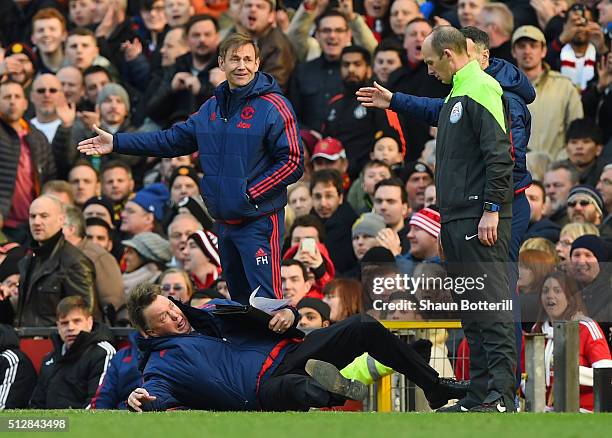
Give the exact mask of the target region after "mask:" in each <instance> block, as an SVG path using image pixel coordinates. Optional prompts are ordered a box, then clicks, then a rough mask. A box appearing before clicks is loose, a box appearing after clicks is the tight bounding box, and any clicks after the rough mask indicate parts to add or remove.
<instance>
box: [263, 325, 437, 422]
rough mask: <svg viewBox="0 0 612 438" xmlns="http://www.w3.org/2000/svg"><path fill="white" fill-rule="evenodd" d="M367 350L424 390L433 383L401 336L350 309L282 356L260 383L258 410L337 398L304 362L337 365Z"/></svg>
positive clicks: (318, 403) (431, 372)
mask: <svg viewBox="0 0 612 438" xmlns="http://www.w3.org/2000/svg"><path fill="white" fill-rule="evenodd" d="M363 353H368V354H370V356H372V357H373V358H374V359H376V360H377V361H379V362H380V363H382V364H384V365H386V366H388V367H391V368H393V369H394V370H396V371H397V372H400V373H402V374H404V375H405V376H406V377H408V378H409V379H410V380H411V381H413V382H414V383H415V384H417V385H418V386H420V387H421V388H423V390H424V391H425V392H427V391H429V390H431V389H433V388H434V387H435V386H436V385H437V384H438V373H437V372H436V370H434V369H433V368H432V367H430V366H429V364H428V363H427V362H425V360H424V359H423V358H422V357H421V356H420V355H419V354H418V353H417V352H416V351H415V350H414V349H413V348H412V347H411V346H410V345H409V344H407V343H406V342H404V341H402V340H401V339H400V338H398V337H397V336H395V335H394V334H393V333H391V332H390V331H389V330H387V329H386V328H385V327H384V326H383V325H382V324H381V323H379V322H378V321H376V320H375V319H374V318H372V317H371V316H368V315H354V316H351V317H349V318H347V319H345V320H344V321H341V322H338V323H336V324H333V325H332V326H330V327H327V328H324V329H320V330H316V331H314V332H312V333H310V334H309V335H308V336H306V338H305V340H304V342H302V343H301V344H298V345H296V346H295V348H294V349H293V350H292V351H290V352H288V353H287V354H286V355H285V357H284V358H283V360H282V362H281V364H280V365H279V366H278V367H277V368H276V370H274V372H273V373H272V375H271V376H270V377H269V378H268V379H266V380H265V381H264V382H262V384H261V386H260V388H259V401H260V405H261V407H262V409H263V410H267V411H285V410H297V411H301V410H308V409H309V408H311V407H327V406H335V405H337V404H338V401H339V400H338V399H337V398H335V397H334V396H333V395H331V394H330V393H329V392H327V391H325V390H324V389H323V388H321V387H320V386H319V385H318V384H317V383H316V382H315V381H314V380H313V379H312V378H311V377H309V376H308V375H307V374H306V372H305V370H304V366H305V365H306V362H307V361H308V359H319V360H323V361H325V362H329V363H332V364H334V365H335V366H336V367H337V368H338V369H342V368H344V367H345V366H347V365H348V364H350V363H351V362H352V361H353V360H354V359H355V358H356V357H358V356H361V355H362V354H363Z"/></svg>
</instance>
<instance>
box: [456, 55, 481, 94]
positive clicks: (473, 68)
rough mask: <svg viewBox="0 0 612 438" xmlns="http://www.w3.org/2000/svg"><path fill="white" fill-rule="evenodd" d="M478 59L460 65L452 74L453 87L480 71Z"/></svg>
mask: <svg viewBox="0 0 612 438" xmlns="http://www.w3.org/2000/svg"><path fill="white" fill-rule="evenodd" d="M480 71H481V70H480V65H478V61H476V60H473V61H470V62H468V63H467V64H465V65H464V66H463V67H461V68H460V69H459V70H457V72H456V73H455V74H454V76H453V88H456V87H458V86H460V85H461V84H463V83H464V82H466V81H469V80H470V79H472V78H473V77H474V75H475V74H477V73H478V72H480Z"/></svg>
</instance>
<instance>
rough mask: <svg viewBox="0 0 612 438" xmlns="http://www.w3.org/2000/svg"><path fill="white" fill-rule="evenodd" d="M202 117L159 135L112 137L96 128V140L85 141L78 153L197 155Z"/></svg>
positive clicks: (140, 134)
mask: <svg viewBox="0 0 612 438" xmlns="http://www.w3.org/2000/svg"><path fill="white" fill-rule="evenodd" d="M197 115H198V113H196V114H194V115H193V116H191V117H190V118H189V119H187V121H185V122H183V123H177V124H176V125H174V126H173V127H171V128H170V129H166V130H163V131H157V132H140V133H118V134H115V135H112V134H110V133H109V132H106V131H104V130H102V129H100V128H98V127H97V126H96V125H94V126H93V129H94V131H95V132H96V133H97V134H98V135H97V136H96V137H92V138H88V139H85V140H83V141H81V142H80V143H79V144H78V146H77V149H78V150H79V152H81V153H83V154H85V155H106V154H110V153H111V152H118V153H121V154H126V155H147V156H152V157H162V158H171V157H178V156H181V155H188V154H191V153H193V152H195V151H197V148H198V146H197V142H196V136H195V121H194V120H193V118H194V117H197Z"/></svg>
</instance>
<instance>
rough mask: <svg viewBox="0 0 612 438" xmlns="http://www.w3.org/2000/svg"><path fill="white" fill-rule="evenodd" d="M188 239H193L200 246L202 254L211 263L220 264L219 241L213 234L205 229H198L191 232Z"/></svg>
mask: <svg viewBox="0 0 612 438" xmlns="http://www.w3.org/2000/svg"><path fill="white" fill-rule="evenodd" d="M189 239H193V241H194V242H195V243H196V244H197V245H198V246H199V247H200V249H201V250H202V252H203V253H204V255H205V256H206V257H208V258H209V259H210V261H211V262H212V263H213V264H215V265H217V266H221V259H220V258H219V242H218V239H217V236H216V235H215V234H213V233H211V232H210V231H206V230H198V231H195V232H194V233H193V234H191V235H190V236H189Z"/></svg>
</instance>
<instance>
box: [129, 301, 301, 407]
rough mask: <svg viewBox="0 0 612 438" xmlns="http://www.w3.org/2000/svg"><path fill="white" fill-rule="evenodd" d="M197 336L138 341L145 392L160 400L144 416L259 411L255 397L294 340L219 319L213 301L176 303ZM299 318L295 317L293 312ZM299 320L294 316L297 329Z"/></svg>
mask: <svg viewBox="0 0 612 438" xmlns="http://www.w3.org/2000/svg"><path fill="white" fill-rule="evenodd" d="M172 302H174V303H175V305H176V306H178V307H179V308H180V309H181V311H182V312H183V314H184V315H185V317H186V318H187V320H188V321H189V323H190V325H191V327H192V328H193V329H194V331H193V332H191V333H189V334H186V335H172V336H160V337H151V338H146V339H145V338H142V337H139V338H138V349H139V350H140V351H142V353H143V358H142V361H141V364H140V369H142V370H143V378H144V385H143V387H144V388H145V389H146V390H147V391H148V392H149V394H151V395H154V396H155V397H156V399H155V400H154V401H152V402H147V403H144V404H143V406H142V407H143V410H145V411H160V410H167V409H171V408H178V407H183V408H190V409H202V410H215V411H250V410H257V409H259V403H258V401H257V392H258V389H259V386H260V383H261V382H262V381H263V380H264V379H267V378H268V377H269V376H270V375H271V373H272V372H273V371H274V370H275V369H276V367H277V366H278V364H279V363H280V362H281V361H282V358H283V357H284V355H285V354H286V353H287V352H288V351H289V350H290V349H291V346H293V345H295V341H294V340H291V339H285V338H283V336H282V335H280V334H277V333H274V332H272V331H270V330H269V329H268V328H267V327H265V326H261V325H258V324H255V323H252V322H251V320H248V319H244V318H242V317H240V318H239V319H234V318H232V319H229V318H227V317H223V316H220V315H215V314H214V310H215V306H216V305H217V304H237V303H233V302H231V301H228V300H218V299H215V300H212V301H210V302H209V303H208V306H207V307H206V308H203V309H196V308H193V307H189V306H187V305H184V304H182V303H180V302H178V301H176V300H172ZM294 313H295V312H294ZM298 320H299V318H297V317H296V319H295V321H294V327H295V325H296V324H297V322H298Z"/></svg>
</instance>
